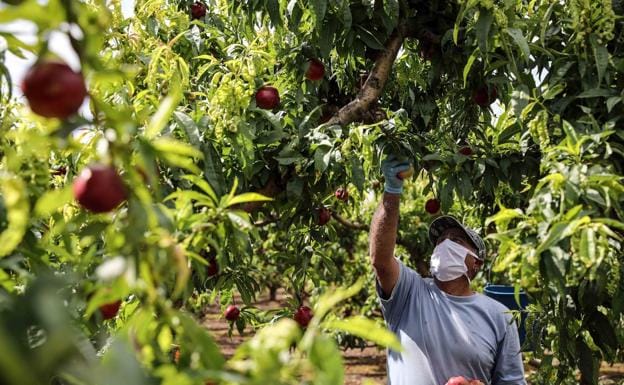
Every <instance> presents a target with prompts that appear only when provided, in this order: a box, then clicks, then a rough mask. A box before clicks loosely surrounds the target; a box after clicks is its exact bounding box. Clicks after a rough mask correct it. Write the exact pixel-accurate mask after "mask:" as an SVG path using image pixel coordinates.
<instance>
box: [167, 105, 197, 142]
mask: <svg viewBox="0 0 624 385" xmlns="http://www.w3.org/2000/svg"><path fill="white" fill-rule="evenodd" d="M173 118H174V120H175V121H176V123H178V125H179V126H180V127H182V129H184V132H185V133H186V136H187V137H188V139H189V142H191V144H192V145H193V146H195V147H199V146H200V145H201V134H200V133H199V128H198V127H197V124H195V122H194V121H193V119H191V117H190V116H188V115H187V114H185V113H184V112H181V111H175V112H174V113H173Z"/></svg>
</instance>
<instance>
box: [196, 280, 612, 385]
mask: <svg viewBox="0 0 624 385" xmlns="http://www.w3.org/2000/svg"><path fill="white" fill-rule="evenodd" d="M239 303H240V302H239ZM256 306H257V307H258V308H259V309H265V310H266V309H276V308H281V307H284V306H286V301H285V300H284V296H283V293H281V292H280V293H278V296H277V300H276V301H270V300H269V298H268V294H267V295H264V296H262V297H261V298H260V300H259V301H258V302H257V303H256ZM203 325H204V326H205V327H206V328H207V329H209V330H210V332H211V333H212V335H213V336H214V337H215V338H216V339H217V343H218V344H219V346H220V347H221V350H222V352H223V353H224V354H225V356H226V357H230V356H231V355H232V354H234V351H235V350H236V348H237V347H238V346H239V345H240V344H241V343H242V342H244V341H245V340H247V339H249V338H250V337H251V336H252V330H251V329H250V328H249V327H248V328H247V329H246V330H245V333H244V334H243V335H242V336H240V335H239V334H238V332H237V331H234V332H233V333H232V338H230V337H228V323H227V321H226V320H225V319H224V318H223V317H222V315H221V312H220V311H219V308H218V307H217V306H211V307H209V308H208V309H206V313H205V316H204V319H203ZM342 356H343V359H344V363H345V385H360V384H362V383H363V381H364V380H365V379H368V380H373V381H374V382H375V383H377V384H380V385H382V384H383V385H385V384H386V383H387V382H386V355H385V350H383V349H378V348H377V347H374V346H371V347H368V348H366V349H364V350H360V349H349V350H346V351H343V353H342ZM533 365H535V363H533ZM525 370H526V372H527V373H530V372H532V371H535V370H536V367H535V366H531V365H530V364H528V365H526V367H525ZM600 372H601V376H600V381H599V384H600V385H624V363H618V364H614V365H609V364H607V363H603V365H602V367H601V370H600Z"/></svg>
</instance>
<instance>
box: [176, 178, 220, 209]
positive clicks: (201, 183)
mask: <svg viewBox="0 0 624 385" xmlns="http://www.w3.org/2000/svg"><path fill="white" fill-rule="evenodd" d="M182 178H183V179H186V180H188V181H191V182H193V184H194V185H195V186H197V187H199V188H200V189H202V191H204V192H205V193H206V194H207V195H208V196H209V197H210V199H212V200H213V202H214V203H215V205H216V204H217V202H219V199H218V198H217V194H215V192H214V190H213V189H212V187H210V184H209V183H208V182H206V180H205V179H202V178H201V177H198V176H197V175H184V176H182Z"/></svg>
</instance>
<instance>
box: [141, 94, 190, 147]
mask: <svg viewBox="0 0 624 385" xmlns="http://www.w3.org/2000/svg"><path fill="white" fill-rule="evenodd" d="M181 99H182V92H180V91H179V90H176V91H173V92H171V93H170V94H169V95H167V96H166V97H165V99H164V100H163V101H162V102H161V103H160V106H158V110H156V113H155V114H154V115H153V116H152V119H151V120H150V122H149V124H148V126H147V128H146V129H145V137H146V138H148V139H152V138H155V137H156V136H158V135H159V134H160V133H161V132H162V130H163V129H164V128H165V125H166V124H167V122H168V121H169V118H170V117H171V115H172V114H173V111H174V110H175V109H176V107H177V106H178V104H179V103H180V100H181Z"/></svg>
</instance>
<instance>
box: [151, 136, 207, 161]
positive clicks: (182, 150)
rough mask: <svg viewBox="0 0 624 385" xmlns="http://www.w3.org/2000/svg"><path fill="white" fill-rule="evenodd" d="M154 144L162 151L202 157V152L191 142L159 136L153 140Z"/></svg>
mask: <svg viewBox="0 0 624 385" xmlns="http://www.w3.org/2000/svg"><path fill="white" fill-rule="evenodd" d="M152 146H154V148H155V149H156V150H157V151H159V152H160V153H167V154H176V155H182V156H190V157H193V158H202V153H201V151H199V150H198V149H196V148H195V147H193V146H191V145H190V144H187V143H184V142H181V141H179V140H175V139H172V138H166V137H163V138H158V139H156V140H154V141H153V142H152Z"/></svg>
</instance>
